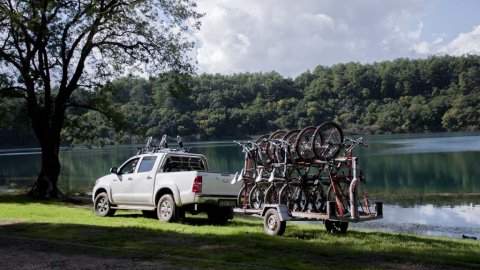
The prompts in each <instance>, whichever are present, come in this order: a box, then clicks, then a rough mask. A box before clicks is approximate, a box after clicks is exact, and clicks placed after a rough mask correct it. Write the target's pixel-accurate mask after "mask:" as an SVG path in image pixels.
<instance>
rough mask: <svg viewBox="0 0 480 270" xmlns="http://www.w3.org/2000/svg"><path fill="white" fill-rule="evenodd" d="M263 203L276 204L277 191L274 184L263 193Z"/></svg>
mask: <svg viewBox="0 0 480 270" xmlns="http://www.w3.org/2000/svg"><path fill="white" fill-rule="evenodd" d="M264 201H265V203H267V204H278V191H277V187H276V186H275V184H272V185H270V186H269V187H268V188H267V190H266V191H265V200H264Z"/></svg>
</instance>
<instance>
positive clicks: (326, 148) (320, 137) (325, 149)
mask: <svg viewBox="0 0 480 270" xmlns="http://www.w3.org/2000/svg"><path fill="white" fill-rule="evenodd" d="M342 144H343V131H342V129H341V128H340V126H339V125H338V124H336V123H334V122H325V123H323V124H321V125H320V126H318V128H317V129H316V130H315V133H314V135H313V140H312V145H313V153H314V155H315V157H316V158H319V159H324V160H325V159H332V158H335V157H336V156H337V155H338V152H339V151H340V147H341V146H342Z"/></svg>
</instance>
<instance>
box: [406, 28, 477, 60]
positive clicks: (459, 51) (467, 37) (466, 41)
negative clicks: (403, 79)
mask: <svg viewBox="0 0 480 270" xmlns="http://www.w3.org/2000/svg"><path fill="white" fill-rule="evenodd" d="M412 49H413V50H414V51H415V52H416V53H417V54H419V55H430V54H442V55H443V54H448V55H465V54H480V25H478V26H476V27H474V28H473V30H472V31H470V32H467V33H460V34H459V35H458V36H457V37H456V38H454V39H453V40H451V41H450V42H448V43H445V38H444V35H440V36H437V37H436V38H435V39H434V40H433V41H432V42H427V41H421V42H419V43H416V44H414V45H413V48H412Z"/></svg>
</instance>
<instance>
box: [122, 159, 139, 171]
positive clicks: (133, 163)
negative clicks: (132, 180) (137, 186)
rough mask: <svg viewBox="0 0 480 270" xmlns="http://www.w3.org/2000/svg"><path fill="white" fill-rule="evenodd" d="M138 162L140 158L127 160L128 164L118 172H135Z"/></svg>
mask: <svg viewBox="0 0 480 270" xmlns="http://www.w3.org/2000/svg"><path fill="white" fill-rule="evenodd" d="M137 163H138V158H134V159H132V160H130V161H129V162H127V164H125V165H124V166H123V167H122V168H121V169H120V171H119V172H118V174H126V173H133V172H135V168H136V167H137Z"/></svg>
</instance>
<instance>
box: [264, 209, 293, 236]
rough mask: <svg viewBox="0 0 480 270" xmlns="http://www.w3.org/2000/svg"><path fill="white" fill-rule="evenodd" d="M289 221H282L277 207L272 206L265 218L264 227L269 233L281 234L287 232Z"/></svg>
mask: <svg viewBox="0 0 480 270" xmlns="http://www.w3.org/2000/svg"><path fill="white" fill-rule="evenodd" d="M286 227H287V221H281V220H280V215H279V213H278V211H277V209H275V208H270V209H268V210H267V212H266V213H265V217H264V218H263V228H264V230H265V232H266V233H267V234H268V235H273V236H276V235H278V236H281V235H283V233H285V229H286Z"/></svg>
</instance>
